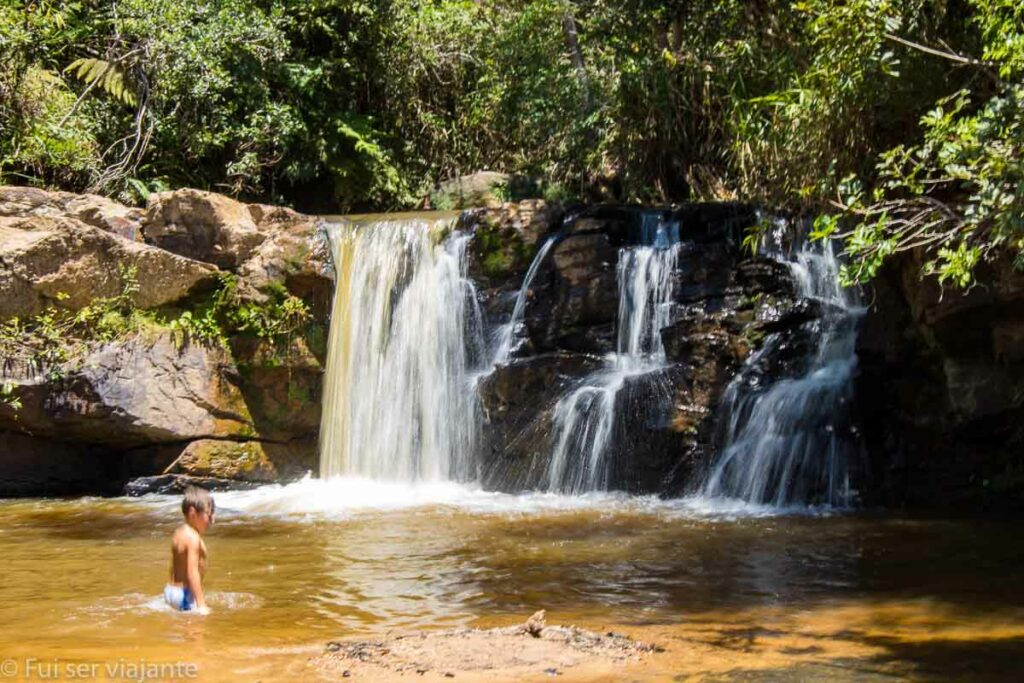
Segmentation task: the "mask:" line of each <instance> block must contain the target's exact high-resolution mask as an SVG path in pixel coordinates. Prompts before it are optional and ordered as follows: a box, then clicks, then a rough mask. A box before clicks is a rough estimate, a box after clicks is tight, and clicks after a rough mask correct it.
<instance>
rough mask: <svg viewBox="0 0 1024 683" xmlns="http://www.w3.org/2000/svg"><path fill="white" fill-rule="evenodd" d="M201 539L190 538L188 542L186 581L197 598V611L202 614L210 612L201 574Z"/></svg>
mask: <svg viewBox="0 0 1024 683" xmlns="http://www.w3.org/2000/svg"><path fill="white" fill-rule="evenodd" d="M199 543H200V541H199V539H198V538H190V539H189V542H188V566H187V570H186V579H187V582H186V583H187V584H188V589H189V590H190V591H192V595H194V596H195V598H196V609H198V610H199V611H200V612H206V611H209V608H208V607H207V606H206V597H205V596H204V595H203V579H202V576H200V574H199Z"/></svg>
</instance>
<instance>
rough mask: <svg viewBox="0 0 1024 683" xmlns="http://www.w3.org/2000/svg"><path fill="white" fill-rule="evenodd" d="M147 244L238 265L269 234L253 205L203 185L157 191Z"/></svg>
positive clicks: (150, 202) (148, 218)
mask: <svg viewBox="0 0 1024 683" xmlns="http://www.w3.org/2000/svg"><path fill="white" fill-rule="evenodd" d="M142 233H143V237H144V238H145V240H146V243H147V244H152V245H155V246H158V247H160V248H161V249H166V250H168V251H171V252H173V253H175V254H180V255H181V256H186V257H188V258H191V259H195V260H197V261H205V262H207V263H212V264H214V265H216V266H218V267H220V268H224V269H227V270H237V269H238V267H239V266H241V265H242V263H244V262H245V261H246V260H247V259H248V258H249V257H250V256H251V255H252V254H253V252H254V251H255V250H256V248H257V247H259V246H260V245H261V244H262V243H263V241H264V240H265V239H266V237H267V236H266V234H265V233H263V232H261V231H260V230H259V229H257V227H256V222H255V221H254V220H253V217H252V214H251V213H250V212H249V207H248V206H246V205H245V204H242V203H241V202H237V201H235V200H234V199H231V198H230V197H225V196H224V195H220V194H215V193H213V192H203V191H202V190H192V189H185V190H175V191H173V192H155V193H153V194H151V195H150V196H149V199H148V201H147V204H146V220H145V224H144V226H143V230H142Z"/></svg>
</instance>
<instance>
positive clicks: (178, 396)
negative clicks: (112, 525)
mask: <svg viewBox="0 0 1024 683" xmlns="http://www.w3.org/2000/svg"><path fill="white" fill-rule="evenodd" d="M7 381H8V382H12V383H14V384H15V385H17V386H18V387H19V388H20V389H21V392H20V393H21V396H22V402H23V405H22V408H21V409H20V410H18V411H17V413H16V414H14V413H13V411H5V412H9V413H10V414H9V415H8V416H7V417H6V420H4V419H3V413H0V428H7V429H18V428H21V429H23V430H27V431H30V432H31V433H33V434H36V435H41V436H47V437H51V438H63V439H70V440H74V441H76V442H88V443H91V444H96V445H105V446H114V447H122V448H123V447H127V448H133V447H137V446H140V445H144V444H156V443H168V442H181V441H188V440H192V439H201V438H209V437H224V438H227V437H250V436H253V435H254V434H255V428H254V426H253V423H252V419H251V417H250V416H249V412H248V409H247V407H246V405H245V403H244V401H243V400H242V394H241V391H240V390H239V388H238V383H239V377H238V371H237V369H236V368H235V367H234V362H233V360H232V359H231V357H230V355H229V354H227V352H225V351H224V350H223V349H221V348H220V347H218V346H212V345H208V346H203V345H199V344H188V345H184V346H180V345H179V343H178V342H177V341H176V340H175V339H174V338H173V337H172V336H171V335H170V333H167V332H161V333H158V335H157V336H155V337H154V338H147V336H146V335H139V336H136V337H133V338H130V339H128V340H125V341H118V342H112V343H108V344H104V345H101V346H99V347H97V348H96V349H95V350H93V351H92V352H91V353H89V354H88V355H86V356H85V357H84V358H81V359H79V360H77V362H75V363H74V364H69V365H68V366H66V367H65V368H63V369H62V376H61V377H60V379H59V380H58V381H53V379H52V378H51V377H49V376H47V374H46V373H33V374H31V375H29V376H26V377H21V378H18V377H11V376H10V375H8V378H7Z"/></svg>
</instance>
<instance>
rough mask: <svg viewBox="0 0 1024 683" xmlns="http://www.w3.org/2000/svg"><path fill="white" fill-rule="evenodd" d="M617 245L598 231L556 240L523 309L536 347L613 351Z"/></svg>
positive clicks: (616, 299)
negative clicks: (529, 298)
mask: <svg viewBox="0 0 1024 683" xmlns="http://www.w3.org/2000/svg"><path fill="white" fill-rule="evenodd" d="M617 263H618V250H616V249H615V248H613V247H612V245H611V241H610V239H609V237H608V236H607V235H604V234H574V235H570V236H569V237H567V238H565V239H563V240H562V241H560V242H559V243H558V244H557V245H556V246H555V247H554V249H553V250H552V252H551V254H550V255H549V259H548V261H547V263H546V264H544V265H543V266H542V267H541V268H540V270H539V271H538V274H537V277H536V278H535V279H534V281H533V287H532V289H533V300H532V301H531V302H530V304H531V305H529V306H528V307H527V309H526V326H527V328H528V330H529V336H530V341H531V342H532V345H533V348H535V349H537V351H538V352H540V353H544V352H550V351H555V350H565V351H574V352H578V353H595V354H600V353H607V352H609V351H614V350H615V340H614V325H615V316H616V312H617V311H618V306H619V302H618V290H617V284H616V264H617Z"/></svg>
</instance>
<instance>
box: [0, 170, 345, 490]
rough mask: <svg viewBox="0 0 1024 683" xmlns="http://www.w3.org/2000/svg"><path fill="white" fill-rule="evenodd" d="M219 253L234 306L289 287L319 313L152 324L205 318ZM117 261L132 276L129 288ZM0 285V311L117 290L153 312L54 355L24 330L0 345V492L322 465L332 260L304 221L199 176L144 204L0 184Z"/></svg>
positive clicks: (256, 303) (230, 483)
mask: <svg viewBox="0 0 1024 683" xmlns="http://www.w3.org/2000/svg"><path fill="white" fill-rule="evenodd" d="M126 233H132V234H138V235H139V236H145V238H146V242H147V243H143V242H141V241H132V240H131V239H128V238H126V237H125V236H124V235H125V234H126ZM165 247H166V248H165ZM222 268H223V269H230V270H231V271H234V273H235V274H236V277H237V289H236V290H235V291H236V297H237V300H236V301H235V302H234V303H233V304H232V305H236V306H239V307H245V310H247V311H258V310H260V307H261V306H272V305H274V302H277V301H280V300H281V298H282V297H285V296H293V297H297V298H298V299H300V300H301V301H302V303H303V304H304V305H305V306H306V307H307V309H308V310H309V311H310V314H311V317H312V319H313V321H312V322H311V323H309V324H307V325H305V326H304V327H303V328H302V329H301V330H300V331H299V332H298V333H296V334H294V335H290V336H289V337H288V338H287V339H284V340H276V339H270V338H266V337H261V336H259V335H257V334H255V333H253V332H249V331H247V328H246V327H244V326H242V327H241V328H240V329H238V330H237V331H234V332H232V333H231V337H230V338H229V339H228V340H227V343H226V344H221V343H218V342H202V341H200V340H199V339H195V338H191V337H190V336H189V334H188V333H187V332H185V331H182V330H175V329H171V328H170V327H168V326H166V324H165V323H161V322H160V321H161V320H173V319H175V318H176V316H179V315H182V312H185V313H190V312H192V311H193V309H195V311H194V315H196V316H197V317H198V316H201V315H202V311H203V310H205V309H204V308H203V307H205V306H208V305H209V301H210V292H211V291H213V290H214V289H216V288H217V287H219V286H221V285H220V284H219V281H220V280H222V279H223V278H224V277H225V270H222ZM127 269H132V270H134V271H135V272H136V273H137V275H136V276H135V280H136V283H137V287H129V288H127V289H126V288H125V285H126V282H127V280H126V278H125V276H124V273H125V272H126V270H127ZM0 289H2V291H3V293H4V295H5V296H4V297H0V324H3V325H7V324H8V320H9V319H11V318H12V317H14V316H17V317H18V318H19V319H20V320H21V321H22V324H26V323H30V322H31V321H33V320H35V318H34V317H33V316H37V315H38V314H40V313H41V312H44V311H46V310H49V307H51V306H52V307H54V308H55V309H56V310H66V311H76V310H78V309H80V308H82V307H84V306H86V305H89V304H90V303H93V302H95V301H96V299H97V298H104V297H107V298H109V297H121V298H122V299H123V297H124V294H125V292H127V293H128V296H129V298H130V301H129V302H128V304H126V305H129V306H131V307H132V308H134V309H138V310H140V311H149V312H151V313H152V315H151V319H152V322H151V323H147V324H146V325H143V326H142V327H141V328H139V329H138V330H136V331H135V332H133V333H131V334H129V335H128V336H120V337H117V338H114V339H112V340H110V341H103V338H97V339H93V340H86V341H74V340H68V343H67V344H66V345H65V348H64V349H63V352H62V353H61V354H60V355H59V356H55V357H56V358H58V360H56V361H52V360H51V361H47V360H40V359H39V358H36V357H35V356H33V355H32V349H31V344H33V343H36V342H35V341H33V340H31V339H26V340H24V342H23V343H22V344H20V345H19V343H18V340H7V341H6V342H5V344H6V346H5V347H3V348H6V349H7V351H6V352H5V353H10V349H11V348H12V343H13V348H14V349H15V352H14V355H10V356H5V357H4V358H3V359H2V361H3V364H2V366H0V375H2V376H0V386H3V387H4V394H3V395H2V396H0V399H2V400H0V495H39V494H47V495H54V494H63V493H85V492H107V493H115V492H118V491H120V490H121V488H122V487H123V485H124V483H125V482H126V481H128V480H132V479H136V478H139V479H140V482H139V483H137V484H136V485H134V486H133V487H131V491H132V492H134V493H144V492H146V491H150V490H175V489H176V488H178V489H180V487H182V486H184V485H185V484H187V483H189V482H201V483H205V484H208V485H216V486H222V487H234V486H245V485H252V484H253V483H256V482H269V481H286V480H290V479H294V478H296V477H299V476H302V475H303V474H304V473H305V472H307V471H309V470H311V469H315V468H316V465H317V449H316V438H317V430H318V427H319V419H320V382H321V376H322V374H323V366H324V363H325V361H326V358H325V356H326V336H327V320H326V318H327V313H326V311H327V310H328V307H329V304H330V299H331V296H332V293H333V275H332V273H331V268H330V262H329V257H328V252H327V250H326V245H325V244H324V243H323V241H322V238H321V237H320V235H319V230H318V224H317V221H316V220H315V219H313V218H311V217H308V216H303V215H301V214H297V213H295V212H293V211H290V210H288V209H283V208H279V207H269V206H262V205H245V204H240V203H238V202H235V201H234V200H231V199H229V198H227V197H221V196H219V195H213V194H210V193H205V192H199V191H195V190H180V191H177V192H173V193H163V194H161V195H158V196H155V197H154V198H153V199H152V201H151V202H150V206H149V209H148V211H147V212H145V213H144V212H142V211H140V210H138V209H129V208H127V207H122V206H120V205H117V204H115V203H113V202H110V201H109V200H105V199H103V198H99V197H91V196H80V195H71V194H68V193H49V192H43V191H40V190H34V189H29V188H7V187H0ZM9 329H15V328H14V327H10V328H9ZM61 358H66V360H60V359H61Z"/></svg>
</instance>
